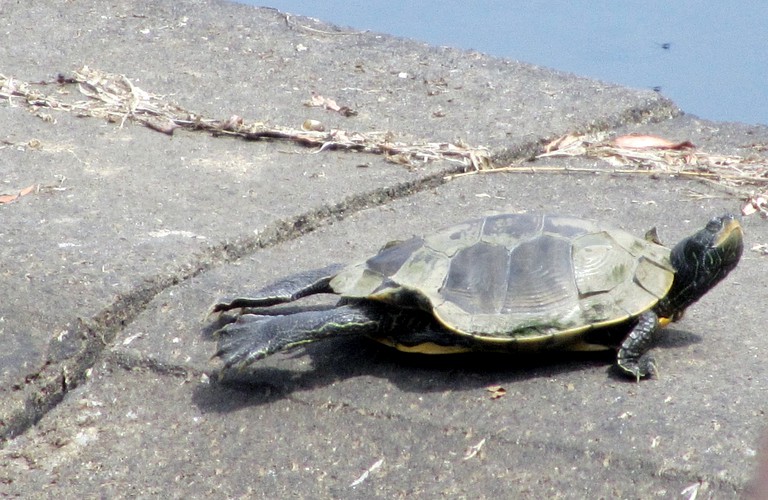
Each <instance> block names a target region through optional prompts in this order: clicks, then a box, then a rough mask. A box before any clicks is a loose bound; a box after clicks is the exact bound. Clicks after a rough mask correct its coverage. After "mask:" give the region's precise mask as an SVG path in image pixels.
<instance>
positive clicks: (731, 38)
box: [240, 0, 768, 124]
mask: <svg viewBox="0 0 768 500" xmlns="http://www.w3.org/2000/svg"><path fill="white" fill-rule="evenodd" d="M240 1H242V2H243V3H248V4H251V5H256V4H258V5H267V6H269V7H274V8H277V9H279V10H281V11H283V12H289V13H292V14H300V15H305V16H310V17H316V18H318V19H321V20H323V21H327V22H330V23H333V24H336V25H339V26H349V27H352V28H354V29H358V30H371V31H376V32H383V33H389V34H392V35H398V36H403V37H407V38H412V39H416V40H421V41H424V42H428V43H430V44H432V45H441V46H442V45H446V46H451V47H458V48H463V49H474V50H478V51H480V52H484V53H486V54H491V55H494V56H498V57H504V58H509V59H517V60H520V61H525V62H529V63H532V64H536V65H539V66H547V67H550V68H555V69H558V70H562V71H568V72H571V73H575V74H578V75H581V76H587V77H592V78H597V79H600V80H603V81H608V82H614V83H618V84H621V85H626V86H629V87H635V88H654V89H657V90H659V91H660V92H661V93H662V94H664V95H665V96H667V97H669V98H670V99H672V100H673V101H675V103H677V104H678V105H679V106H680V107H681V108H682V109H683V110H684V111H686V112H688V113H692V114H695V115H698V116H701V117H703V118H708V119H710V120H717V121H738V122H744V123H751V124H758V123H759V124H768V2H764V1H759V0H751V1H746V2H736V3H731V2H706V1H696V0H677V1H675V2H669V1H661V0H645V1H642V2H640V1H637V0H624V1H616V0H595V1H590V2H585V1H576V0H572V1H563V0H561V1H553V0H549V1H544V0H528V1H524V2H511V1H508V2H504V1H485V2H471V3H470V2H466V1H458V0H441V1H430V0H423V1H416V2H413V1H409V0H389V1H384V0H368V1H366V2H353V1H350V0H322V1H306V0H305V1H301V0H261V1H258V0H240ZM267 2H268V3H267Z"/></svg>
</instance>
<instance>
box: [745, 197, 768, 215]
mask: <svg viewBox="0 0 768 500" xmlns="http://www.w3.org/2000/svg"><path fill="white" fill-rule="evenodd" d="M755 213H760V214H762V215H763V216H765V215H768V199H766V197H765V196H764V195H754V196H750V198H749V199H748V200H747V202H746V203H745V204H744V206H742V207H741V214H742V215H752V214H755Z"/></svg>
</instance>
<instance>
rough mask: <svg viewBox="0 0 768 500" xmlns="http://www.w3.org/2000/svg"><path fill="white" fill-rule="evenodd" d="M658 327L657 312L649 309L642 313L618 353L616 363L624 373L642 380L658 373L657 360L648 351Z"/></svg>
mask: <svg viewBox="0 0 768 500" xmlns="http://www.w3.org/2000/svg"><path fill="white" fill-rule="evenodd" d="M658 327H659V317H658V315H656V313H655V312H653V311H647V312H644V313H643V314H641V315H640V318H639V319H638V322H637V325H635V327H634V328H633V329H632V331H631V332H629V335H627V337H626V338H625V339H624V341H623V342H622V343H621V346H620V347H619V352H618V354H617V355H616V365H617V366H618V367H619V370H621V372H622V373H623V374H624V375H627V376H630V377H634V378H636V379H637V380H638V381H640V379H641V378H644V377H647V376H649V375H655V374H657V373H658V370H657V369H656V362H655V361H654V359H653V356H651V355H650V354H649V353H648V350H649V349H650V348H651V346H652V345H653V340H654V334H655V333H656V330H657V329H658Z"/></svg>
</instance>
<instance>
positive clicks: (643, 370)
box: [617, 354, 659, 382]
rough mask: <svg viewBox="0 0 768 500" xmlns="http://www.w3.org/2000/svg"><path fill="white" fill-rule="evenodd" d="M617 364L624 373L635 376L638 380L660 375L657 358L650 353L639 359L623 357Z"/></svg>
mask: <svg viewBox="0 0 768 500" xmlns="http://www.w3.org/2000/svg"><path fill="white" fill-rule="evenodd" d="M617 366H618V367H619V370H621V372H622V373H623V374H624V375H627V376H629V377H634V378H635V379H636V380H637V381H638V382H640V379H643V378H646V377H658V375H659V369H658V367H657V366H656V360H655V359H654V358H653V356H651V355H649V354H644V355H642V356H640V357H639V358H637V359H632V358H630V359H621V360H619V362H618V365H617Z"/></svg>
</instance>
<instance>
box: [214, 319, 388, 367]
mask: <svg viewBox="0 0 768 500" xmlns="http://www.w3.org/2000/svg"><path fill="white" fill-rule="evenodd" d="M387 326H388V325H386V321H384V318H383V317H382V314H381V312H380V309H379V308H372V307H358V306H355V305H345V306H340V307H336V308H334V309H329V310H324V311H305V312H299V313H295V314H287V315H285V316H269V317H262V316H254V315H244V316H241V317H240V318H239V319H238V321H237V322H235V323H231V324H229V325H227V326H225V327H224V328H222V329H221V330H219V332H217V333H218V335H219V343H218V349H217V351H216V354H214V355H213V357H214V358H215V357H218V358H221V360H222V361H223V362H224V368H225V369H228V368H232V367H234V368H236V369H242V368H244V367H246V366H247V365H249V364H251V363H253V362H254V361H257V360H259V359H263V358H266V357H267V356H270V355H271V354H274V353H276V352H280V351H285V350H288V349H291V348H294V347H297V346H300V345H302V344H306V343H309V342H315V341H318V340H323V339H326V338H329V337H335V336H342V335H373V334H376V333H377V332H379V331H380V330H382V329H383V328H387Z"/></svg>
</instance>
